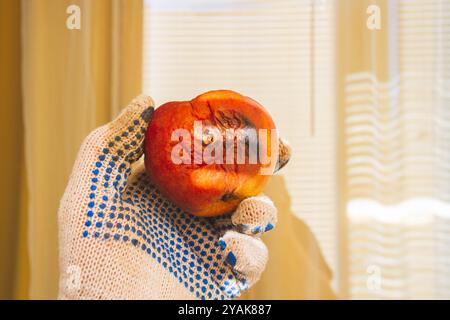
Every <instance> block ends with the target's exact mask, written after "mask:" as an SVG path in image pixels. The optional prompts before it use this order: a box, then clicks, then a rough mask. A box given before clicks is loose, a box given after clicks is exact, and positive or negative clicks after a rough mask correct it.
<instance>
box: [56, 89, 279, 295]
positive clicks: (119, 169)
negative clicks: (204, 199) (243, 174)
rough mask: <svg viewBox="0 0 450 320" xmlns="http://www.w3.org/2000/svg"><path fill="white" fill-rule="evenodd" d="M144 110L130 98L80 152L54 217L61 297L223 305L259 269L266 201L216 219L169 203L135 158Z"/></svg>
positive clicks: (147, 103) (141, 101)
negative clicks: (199, 301)
mask: <svg viewBox="0 0 450 320" xmlns="http://www.w3.org/2000/svg"><path fill="white" fill-rule="evenodd" d="M152 112H153V101H152V100H151V98H149V97H144V96H141V97H138V98H136V99H135V100H134V101H133V102H132V103H131V104H130V105H129V106H128V107H127V108H126V109H125V110H124V111H123V112H122V114H121V115H120V116H119V117H118V118H117V119H116V120H114V121H113V122H111V123H109V124H107V125H104V126H102V127H100V128H98V129H96V130H95V131H93V132H92V133H91V134H89V136H88V137H87V138H86V139H85V141H84V142H83V144H82V146H81V149H80V151H79V154H78V157H77V160H76V162H75V165H74V168H73V172H72V174H71V177H70V180H69V183H68V186H67V188H66V191H65V193H64V196H63V198H62V200H61V204H60V209H59V212H58V219H59V241H60V288H59V289H60V291H59V298H61V299H191V298H192V299H198V298H201V299H228V298H234V297H237V296H239V295H240V293H241V292H242V291H243V290H245V289H247V288H248V287H250V286H251V285H252V284H253V283H255V282H256V281H257V280H258V278H259V277H260V275H261V272H262V271H263V270H264V267H265V265H266V262H267V259H268V252H267V248H266V246H265V245H264V244H263V242H262V241H261V240H260V239H259V235H260V234H261V233H262V232H264V231H267V230H270V229H271V228H272V227H273V226H274V225H275V223H276V209H275V207H274V206H273V204H272V202H271V201H270V200H269V199H268V198H265V197H254V198H249V199H246V200H244V201H242V202H241V204H240V205H239V207H238V209H237V210H236V212H234V214H232V215H230V216H225V217H219V218H199V217H194V216H191V215H189V214H187V213H186V212H183V211H182V210H181V209H179V208H177V207H176V206H174V205H173V204H172V203H170V202H169V201H168V200H166V199H165V198H164V197H163V196H162V195H161V194H160V193H159V191H158V190H157V189H156V188H155V187H154V186H153V185H151V184H150V182H149V181H148V178H147V175H146V173H145V170H144V167H143V165H142V161H138V160H139V158H140V157H141V156H142V153H143V138H144V133H145V131H146V128H147V123H148V120H149V118H150V116H151V114H152ZM132 165H133V169H132Z"/></svg>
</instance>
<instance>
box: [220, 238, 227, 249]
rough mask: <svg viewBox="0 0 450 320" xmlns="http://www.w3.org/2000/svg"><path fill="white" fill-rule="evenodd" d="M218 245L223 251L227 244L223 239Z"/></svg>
mask: <svg viewBox="0 0 450 320" xmlns="http://www.w3.org/2000/svg"><path fill="white" fill-rule="evenodd" d="M218 244H219V246H220V247H221V248H222V250H225V248H226V247H227V243H226V242H225V241H224V240H223V239H220V240H219V242H218Z"/></svg>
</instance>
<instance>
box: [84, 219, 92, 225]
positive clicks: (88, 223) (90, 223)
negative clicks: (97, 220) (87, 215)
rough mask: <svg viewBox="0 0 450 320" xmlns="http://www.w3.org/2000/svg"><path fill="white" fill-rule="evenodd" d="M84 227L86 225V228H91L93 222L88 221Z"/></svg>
mask: <svg viewBox="0 0 450 320" xmlns="http://www.w3.org/2000/svg"><path fill="white" fill-rule="evenodd" d="M84 225H85V226H86V227H90V226H91V225H92V221H91V220H87V221H86V222H85V223H84Z"/></svg>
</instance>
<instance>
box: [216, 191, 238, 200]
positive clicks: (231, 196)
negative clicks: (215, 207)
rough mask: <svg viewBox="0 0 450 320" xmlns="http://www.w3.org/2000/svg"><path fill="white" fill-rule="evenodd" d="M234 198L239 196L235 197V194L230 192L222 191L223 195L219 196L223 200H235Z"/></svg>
mask: <svg viewBox="0 0 450 320" xmlns="http://www.w3.org/2000/svg"><path fill="white" fill-rule="evenodd" d="M236 199H239V198H238V197H236V195H235V194H234V193H231V192H227V193H224V194H223V196H222V197H221V198H220V200H222V201H225V202H227V201H230V200H236Z"/></svg>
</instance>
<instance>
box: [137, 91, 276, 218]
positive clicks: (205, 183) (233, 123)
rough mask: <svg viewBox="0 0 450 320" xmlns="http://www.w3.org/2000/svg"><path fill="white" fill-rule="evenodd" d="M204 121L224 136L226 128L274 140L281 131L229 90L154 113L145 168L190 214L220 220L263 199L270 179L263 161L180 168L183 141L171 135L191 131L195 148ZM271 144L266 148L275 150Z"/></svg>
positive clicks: (249, 102)
mask: <svg viewBox="0 0 450 320" xmlns="http://www.w3.org/2000/svg"><path fill="white" fill-rule="evenodd" d="M199 120H201V121H202V122H205V123H209V124H211V125H214V126H217V127H218V128H219V130H220V131H221V133H222V134H224V132H225V129H226V128H230V129H233V128H234V129H236V128H243V127H252V128H254V129H257V130H258V129H267V130H268V134H269V135H270V134H271V131H270V130H271V129H276V127H275V124H274V122H273V120H272V117H271V116H270V114H269V113H268V112H267V111H266V110H265V109H264V108H263V107H262V106H261V105H260V104H259V103H258V102H256V101H254V100H252V99H250V98H248V97H245V96H243V95H241V94H239V93H236V92H233V91H229V90H217V91H209V92H206V93H204V94H201V95H199V96H198V97H196V98H194V99H193V100H191V101H175V102H168V103H165V104H163V105H162V106H160V107H159V108H157V109H156V110H155V111H154V113H153V115H152V117H151V119H150V121H149V125H148V129H147V132H146V136H145V142H144V152H145V167H146V171H147V174H148V175H149V177H150V180H151V182H152V183H153V184H154V185H155V186H156V187H157V188H158V189H159V190H160V191H161V193H162V194H163V195H164V196H165V197H166V198H168V199H169V200H171V201H172V202H173V203H175V204H176V205H178V206H179V207H180V208H182V209H184V210H185V211H187V212H189V213H191V214H193V215H195V216H202V217H211V216H219V215H223V214H226V213H229V212H232V211H234V210H235V209H236V208H237V206H238V204H239V203H240V202H241V201H242V200H243V199H245V198H248V197H251V196H256V195H258V194H260V193H261V192H262V191H263V189H264V186H265V185H266V183H267V181H268V179H269V177H270V175H261V170H260V169H261V167H262V165H261V164H260V163H259V161H258V163H256V164H249V163H248V161H246V163H245V164H215V163H213V164H206V163H201V164H195V163H194V161H192V162H191V164H184V163H182V164H175V163H174V162H173V160H172V158H171V154H172V149H173V147H174V144H176V143H178V141H177V142H174V141H172V140H171V137H172V132H173V131H174V130H176V129H186V130H188V131H189V132H190V134H191V145H192V144H193V141H194V129H193V128H194V121H199ZM273 132H274V131H272V133H273ZM276 139H278V136H277V137H276ZM268 140H269V141H268V145H267V146H264V147H265V148H270V139H268ZM192 149H193V147H192ZM191 152H192V151H191ZM275 152H278V149H277V150H275ZM224 154H225V152H224ZM277 158H278V155H275V159H277Z"/></svg>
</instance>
